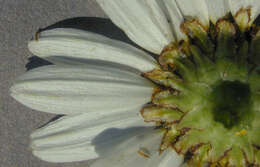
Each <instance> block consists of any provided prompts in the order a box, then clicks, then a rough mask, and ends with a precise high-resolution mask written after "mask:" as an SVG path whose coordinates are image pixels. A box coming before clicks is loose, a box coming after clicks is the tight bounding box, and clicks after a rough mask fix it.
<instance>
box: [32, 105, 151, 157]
mask: <svg viewBox="0 0 260 167" xmlns="http://www.w3.org/2000/svg"><path fill="white" fill-rule="evenodd" d="M138 113H139V110H138V108H135V109H132V110H128V111H121V112H119V113H114V114H107V112H105V111H102V112H100V113H98V114H97V113H96V114H93V113H84V114H79V115H74V116H64V117H61V118H60V119H58V120H56V121H54V122H51V123H49V124H47V125H46V126H44V127H42V128H40V129H38V130H36V131H35V132H34V133H32V134H31V139H32V142H31V148H32V149H33V154H34V155H35V156H37V157H39V158H40V159H42V160H45V161H49V162H73V161H83V160H89V159H94V158H97V157H99V156H100V155H99V153H98V152H97V150H96V147H99V146H101V145H103V146H104V147H105V146H106V145H108V146H110V145H111V142H112V141H114V140H118V138H119V137H120V136H122V135H123V133H121V131H120V130H118V131H116V130H112V129H110V128H120V129H124V128H132V130H131V131H127V133H126V132H125V135H129V134H128V133H130V132H131V133H133V132H138V131H140V128H136V127H139V126H142V127H144V126H148V125H149V124H147V123H145V122H144V121H143V120H142V117H141V116H140V115H139V114H138ZM134 127H135V128H134ZM106 129H110V130H109V132H106V131H105V130H106ZM105 132H106V133H105ZM119 132H120V133H119ZM98 135H102V138H100V139H98V140H97V139H95V138H96V137H97V136H98ZM94 139H95V140H94Z"/></svg>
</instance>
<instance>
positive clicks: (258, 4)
mask: <svg viewBox="0 0 260 167" xmlns="http://www.w3.org/2000/svg"><path fill="white" fill-rule="evenodd" d="M229 5H230V10H231V13H232V14H233V15H235V14H236V13H237V12H238V11H239V10H240V9H241V8H244V9H247V8H252V10H251V22H250V23H253V21H254V20H255V19H256V17H257V16H258V15H259V13H260V1H259V0H229Z"/></svg>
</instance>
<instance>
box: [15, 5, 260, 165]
mask: <svg viewBox="0 0 260 167" xmlns="http://www.w3.org/2000/svg"><path fill="white" fill-rule="evenodd" d="M97 2H98V3H99V5H100V6H101V7H102V8H103V9H104V11H105V12H106V13H107V14H108V15H109V17H110V18H111V19H112V21H113V22H114V23H115V24H116V25H117V26H119V27H120V28H121V29H122V30H124V32H125V33H126V34H127V35H128V37H129V38H130V39H131V40H133V41H134V42H136V43H137V44H138V45H140V46H141V47H143V48H144V49H146V50H149V51H150V52H153V53H155V54H157V55H158V57H157V58H156V59H154V58H152V57H151V56H149V55H148V54H147V53H146V52H144V51H141V50H139V49H136V48H134V47H132V46H130V45H128V44H125V43H122V42H118V41H115V40H112V39H109V38H106V37H104V36H101V35H97V34H94V33H91V32H85V31H80V30H76V29H53V30H48V31H44V32H41V33H40V34H39V37H38V38H37V39H35V40H33V41H31V42H30V43H29V49H30V51H31V52H32V53H33V54H35V55H37V56H40V57H43V58H45V59H47V60H48V61H51V62H53V63H54V64H55V65H51V66H46V67H41V68H39V69H36V70H32V71H29V72H27V73H26V74H24V75H23V76H21V77H20V78H19V79H18V80H17V81H16V83H15V85H14V86H13V87H12V88H11V92H12V96H13V97H14V98H15V99H17V100H18V101H20V102H21V103H22V104H24V105H26V106H28V107H30V108H33V109H35V110H39V111H43V112H50V113H56V114H65V115H66V116H64V117H61V118H60V119H58V120H56V121H54V122H51V123H49V124H48V125H46V126H44V127H43V128H40V129H38V130H36V131H35V132H34V133H32V135H31V138H32V144H31V147H32V149H33V153H34V155H36V156H37V157H39V158H41V159H43V160H46V161H50V162H71V161H82V160H89V159H95V158H99V159H98V160H97V161H96V162H95V163H94V164H93V166H94V167H103V166H124V167H130V166H149V167H150V166H154V167H157V166H162V167H168V166H169V167H170V166H180V165H182V164H188V165H189V166H205V165H207V166H223V167H224V166H232V167H233V166H236V167H240V166H259V165H260V149H259V148H260V142H259V141H260V133H259V132H260V131H259V128H260V123H259V122H260V76H259V75H260V70H259V65H260V58H259V54H260V47H259V43H260V31H259V27H258V26H257V25H256V24H254V21H255V19H256V17H257V16H258V14H259V11H260V9H259V8H260V1H258V0H163V1H156V0H131V1H129V0H110V1H108V0H97ZM139 111H140V112H139ZM177 154H178V155H177Z"/></svg>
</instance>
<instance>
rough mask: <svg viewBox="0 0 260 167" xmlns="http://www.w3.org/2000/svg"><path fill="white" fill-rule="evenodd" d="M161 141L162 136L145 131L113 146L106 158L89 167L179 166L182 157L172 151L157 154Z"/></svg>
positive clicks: (154, 132)
mask: <svg viewBox="0 0 260 167" xmlns="http://www.w3.org/2000/svg"><path fill="white" fill-rule="evenodd" d="M161 139H162V134H159V133H158V132H156V131H151V130H150V131H146V132H144V133H142V134H140V135H137V136H134V137H131V138H129V139H128V140H125V141H124V142H122V143H120V144H118V145H116V146H114V147H113V149H110V153H109V154H106V155H108V156H104V157H101V158H100V159H98V160H97V161H96V162H95V163H94V164H92V165H91V167H103V166H104V164H106V166H113V167H132V166H142V167H170V165H171V166H173V165H174V164H176V165H179V164H180V163H181V162H182V157H179V156H177V155H176V153H174V152H172V150H168V151H165V152H164V153H163V154H161V155H160V154H159V151H158V149H159V147H160V142H161ZM101 150H102V149H101ZM170 151H171V152H170ZM171 156H172V157H171ZM171 162H173V163H171ZM176 167H177V166H176Z"/></svg>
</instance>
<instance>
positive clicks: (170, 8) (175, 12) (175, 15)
mask: <svg viewBox="0 0 260 167" xmlns="http://www.w3.org/2000/svg"><path fill="white" fill-rule="evenodd" d="M163 1H164V3H165V6H166V8H167V12H168V13H169V16H170V20H171V25H172V27H173V29H174V32H175V36H176V38H177V39H178V40H183V39H186V38H187V36H186V35H185V34H184V33H182V31H181V24H182V23H183V21H184V18H183V16H182V13H181V11H180V10H179V8H178V5H177V3H176V1H174V0H163Z"/></svg>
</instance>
